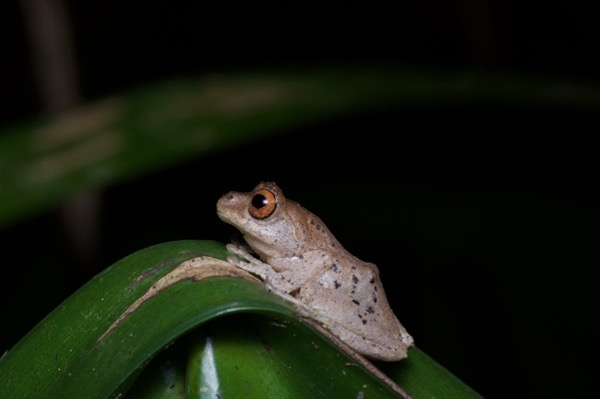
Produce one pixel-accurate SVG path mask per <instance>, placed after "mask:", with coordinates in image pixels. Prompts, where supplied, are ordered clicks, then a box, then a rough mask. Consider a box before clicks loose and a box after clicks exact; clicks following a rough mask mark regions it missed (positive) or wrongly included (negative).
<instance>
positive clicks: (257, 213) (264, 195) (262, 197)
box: [248, 188, 277, 219]
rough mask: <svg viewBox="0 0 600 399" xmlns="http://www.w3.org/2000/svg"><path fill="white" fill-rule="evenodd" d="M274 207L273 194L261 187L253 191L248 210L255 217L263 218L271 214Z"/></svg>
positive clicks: (275, 199) (275, 204) (275, 200)
mask: <svg viewBox="0 0 600 399" xmlns="http://www.w3.org/2000/svg"><path fill="white" fill-rule="evenodd" d="M276 208H277V198H275V194H273V193H272V192H271V191H269V190H266V189H264V188H263V189H260V190H258V191H257V192H256V193H254V196H253V197H252V200H251V201H250V206H249V207H248V211H249V212H250V215H252V217H253V218H255V219H265V218H268V217H269V216H271V215H272V214H273V212H275V209H276Z"/></svg>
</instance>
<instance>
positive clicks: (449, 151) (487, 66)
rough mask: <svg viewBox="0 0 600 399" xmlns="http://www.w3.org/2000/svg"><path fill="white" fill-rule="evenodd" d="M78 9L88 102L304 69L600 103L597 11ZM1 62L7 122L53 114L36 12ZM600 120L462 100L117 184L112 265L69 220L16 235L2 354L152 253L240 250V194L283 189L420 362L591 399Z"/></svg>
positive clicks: (102, 246) (282, 138)
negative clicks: (327, 234)
mask: <svg viewBox="0 0 600 399" xmlns="http://www.w3.org/2000/svg"><path fill="white" fill-rule="evenodd" d="M66 4H67V11H68V15H69V23H70V29H71V33H72V35H73V39H74V45H75V54H76V64H77V68H78V82H79V85H80V94H81V99H82V101H84V102H86V101H94V100H98V99H101V98H104V97H106V96H110V95H113V94H118V93H121V92H122V91H124V90H130V89H134V88H136V87H142V86H146V85H150V84H152V83H155V82H159V81H163V80H166V79H170V78H173V77H179V76H192V77H193V76H202V75H203V74H206V73H214V72H227V71H247V70H280V69H282V68H287V67H291V68H298V67H302V68H310V67H319V66H331V65H333V66H344V65H382V66H386V67H397V68H399V69H402V68H407V69H411V70H426V71H438V70H439V71H451V72H455V71H467V72H468V71H486V72H494V73H503V74H513V75H515V76H520V77H525V78H531V79H547V80H549V81H550V80H560V81H562V82H566V83H572V84H578V85H583V86H590V87H593V86H597V84H598V77H599V76H598V71H599V70H600V69H599V68H600V63H599V59H598V56H597V53H598V51H597V43H598V38H599V35H598V33H599V30H600V27H599V25H598V23H597V13H595V12H594V10H592V9H591V8H589V7H590V6H587V5H584V4H585V3H584V2H581V4H580V5H577V4H575V5H574V4H573V3H572V2H570V3H567V2H564V3H563V2H554V3H545V4H543V5H541V6H540V5H537V4H536V5H533V4H522V2H514V1H475V0H471V1H466V0H465V1H461V2H453V3H451V4H448V2H443V1H432V0H430V1H423V2H416V3H399V4H396V5H395V6H394V7H393V8H392V7H391V6H390V5H389V3H388V2H369V3H364V2H353V1H350V2H335V3H333V2H330V3H326V4H323V3H322V2H314V3H310V2H308V3H307V2H302V3H291V4H288V3H282V2H270V1H269V2H259V3H246V4H238V3H229V2H221V3H218V4H214V3H213V4H205V3H204V2H194V1H176V2H161V1H154V2H145V3H144V4H133V3H132V2H118V1H86V2H75V1H70V2H67V3H66ZM566 4H569V5H568V6H567V5H566ZM0 49H1V51H2V53H3V54H2V57H1V59H2V62H1V64H0V72H1V74H0V79H1V85H2V88H3V89H2V93H0V98H1V102H2V103H1V104H2V106H1V107H0V127H7V126H10V125H13V124H17V123H19V122H22V121H26V120H29V119H31V118H35V117H37V116H39V115H41V114H43V113H44V112H45V111H44V110H45V106H44V105H43V102H42V99H41V97H40V94H39V92H38V89H37V85H36V80H35V74H34V72H33V66H32V65H33V60H32V56H31V47H30V45H29V42H28V37H27V34H26V28H25V23H24V17H23V13H22V11H21V8H20V7H19V3H18V2H15V1H4V2H2V4H1V5H0ZM597 114H598V112H597V110H596V109H591V108H573V107H556V108H552V107H548V106H545V107H542V106H536V105H535V104H532V105H531V106H523V105H520V106H517V105H511V104H506V103H500V102H493V101H488V102H484V103H476V102H473V103H470V102H468V101H464V100H463V101H462V102H457V103H447V102H445V103H440V104H433V105H428V106H417V105H414V106H409V105H407V106H402V107H390V108H387V109H381V110H378V111H370V112H365V113H362V114H357V115H353V116H343V117H338V118H331V119H329V120H326V121H323V122H321V123H313V124H310V125H306V126H301V127H298V128H296V129H288V130H287V131H285V132H283V133H282V134H281V135H278V136H276V137H272V138H269V139H263V140H260V141H257V142H254V143H252V144H248V145H246V146H244V147H238V148H234V149H231V150H228V151H223V152H221V153H215V154H212V155H209V156H207V157H203V158H202V159H197V160H192V161H186V162H184V163H182V164H180V165H177V166H174V167H172V168H169V169H165V170H163V171H161V172H158V173H152V174H149V175H147V176H144V177H140V178H138V179H135V180H132V181H128V182H124V183H120V184H115V185H113V186H111V187H107V188H106V189H104V190H102V191H101V192H100V193H99V195H100V197H101V199H102V205H101V224H100V226H99V231H98V243H97V246H96V248H95V252H94V254H93V255H94V256H93V257H92V258H89V257H88V258H85V259H83V258H81V257H80V255H78V254H77V253H76V251H74V250H73V243H72V242H71V241H70V239H69V238H68V236H67V235H66V233H65V227H64V225H63V224H62V222H61V216H60V213H59V212H58V211H57V210H51V211H48V212H45V213H42V214H39V215H36V216H33V217H31V218H29V219H27V220H24V221H23V222H21V223H19V224H15V225H12V226H9V227H7V228H4V229H3V230H0V238H1V240H2V241H1V243H0V245H1V247H0V249H1V251H2V253H3V257H2V259H3V260H2V267H3V269H4V273H5V276H11V278H15V279H16V280H10V283H5V284H3V286H4V288H3V290H2V291H3V293H2V310H1V311H2V318H3V320H5V322H3V326H4V327H3V333H2V348H0V349H1V350H2V351H4V350H6V349H8V348H9V347H10V346H12V345H13V344H14V343H15V342H16V341H17V340H18V339H19V338H20V337H21V336H22V335H23V334H24V333H25V332H26V331H28V330H29V329H30V328H31V327H33V326H34V325H35V323H37V322H38V321H39V320H40V319H41V318H42V317H43V316H44V315H45V314H47V313H48V312H49V311H50V310H52V309H53V308H54V307H55V306H57V305H58V304H59V303H60V301H62V300H63V299H65V298H66V297H67V296H68V295H69V294H71V293H72V292H73V291H74V290H75V289H77V288H78V287H79V286H81V284H83V283H85V282H86V281H88V280H89V279H90V278H91V276H93V275H94V274H96V273H98V272H99V271H100V270H102V269H104V268H105V267H107V266H109V265H110V264H112V263H113V262H115V261H116V260H118V259H120V258H121V257H123V256H125V255H127V254H129V253H131V252H133V251H135V250H138V249H141V248H144V247H147V246H149V245H152V244H155V243H159V242H165V241H171V240H177V239H189V238H196V239H218V240H221V241H227V240H228V239H229V237H230V236H231V234H232V232H233V231H232V229H231V228H229V227H228V226H226V225H224V224H223V223H221V222H220V221H219V220H218V219H217V217H216V215H215V213H214V206H215V203H216V200H217V199H218V198H219V196H220V195H222V194H224V193H225V192H227V191H229V190H240V191H247V190H250V189H251V188H252V187H254V185H255V184H256V183H257V182H258V181H260V180H274V181H277V182H278V184H279V185H280V186H281V187H282V188H283V190H284V192H285V193H286V195H287V196H288V197H289V198H292V199H295V200H297V201H299V202H301V203H302V204H303V205H304V206H306V207H307V208H308V209H310V210H312V211H313V212H314V213H316V214H317V215H319V216H320V217H321V218H322V219H323V220H324V221H325V223H326V224H328V226H329V227H330V229H331V230H332V231H333V232H334V234H336V236H337V237H338V239H339V240H340V241H341V242H342V244H344V246H345V247H346V248H348V249H349V250H350V251H351V252H353V253H354V254H355V255H357V256H359V257H360V258H362V259H364V260H368V261H372V262H374V263H376V264H378V265H379V267H380V269H381V274H382V279H383V282H384V285H385V286H386V288H387V291H388V296H389V297H390V302H391V303H392V307H393V308H394V309H395V311H396V313H397V314H398V316H399V318H400V319H401V321H402V322H403V324H404V325H405V326H406V327H407V329H408V330H409V331H410V332H411V333H412V334H413V335H414V336H415V339H416V342H417V344H418V345H419V347H421V348H422V349H423V350H424V351H425V352H427V353H428V354H430V355H431V356H432V357H433V358H434V359H436V360H438V361H439V362H440V363H442V364H443V365H445V366H446V367H448V368H449V369H450V370H451V371H452V372H454V373H455V374H456V375H457V376H458V377H460V378H461V379H463V380H464V381H465V382H466V383H467V384H469V385H470V386H472V387H473V388H474V389H476V390H477V391H479V392H480V393H481V394H483V395H484V396H486V397H504V396H507V395H509V396H520V397H521V396H522V397H542V396H543V397H564V396H583V395H584V394H587V393H588V392H589V390H591V389H592V387H593V383H594V379H593V378H594V376H595V374H596V372H597V371H598V367H597V365H596V361H597V359H598V355H599V354H600V353H599V348H598V344H597V336H598V333H599V332H600V331H599V330H600V329H599V327H598V322H597V294H596V283H595V281H596V278H595V271H596V269H597V267H598V266H599V264H600V263H599V262H598V261H599V256H598V254H597V252H598V251H597V243H598V233H597V228H598V227H597V226H598V224H599V222H600V212H599V208H598V200H599V195H598V194H599V191H598V182H597V180H598V179H597V172H596V169H597V146H596V145H594V143H593V140H592V138H593V136H594V135H596V134H597V132H596V131H597V120H598V115H597ZM215 165H222V167H218V168H216V167H215ZM57 275H58V276H59V278H58V279H57V277H56V276H57ZM6 281H8V277H7V280H6ZM13 281H18V282H22V285H21V286H20V285H19V284H18V283H13ZM20 287H27V289H20ZM31 292H37V293H38V294H37V295H35V296H34V297H32V295H31ZM7 326H10V328H9V327H7Z"/></svg>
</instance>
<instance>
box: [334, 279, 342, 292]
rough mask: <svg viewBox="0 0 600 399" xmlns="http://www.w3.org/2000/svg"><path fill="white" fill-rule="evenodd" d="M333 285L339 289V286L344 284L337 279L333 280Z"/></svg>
mask: <svg viewBox="0 0 600 399" xmlns="http://www.w3.org/2000/svg"><path fill="white" fill-rule="evenodd" d="M333 286H334V287H335V289H336V290H337V289H338V288H340V287H341V286H342V284H340V283H339V282H338V281H337V280H335V281H334V282H333Z"/></svg>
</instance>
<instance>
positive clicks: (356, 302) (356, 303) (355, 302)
mask: <svg viewBox="0 0 600 399" xmlns="http://www.w3.org/2000/svg"><path fill="white" fill-rule="evenodd" d="M352 302H354V304H355V305H360V302H358V301H357V300H356V299H353V300H352Z"/></svg>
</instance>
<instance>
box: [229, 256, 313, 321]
mask: <svg viewBox="0 0 600 399" xmlns="http://www.w3.org/2000/svg"><path fill="white" fill-rule="evenodd" d="M227 250H228V251H229V252H230V253H232V254H234V255H236V256H228V257H227V262H229V263H231V264H233V265H234V266H236V267H239V268H240V269H242V270H245V271H247V272H249V273H253V274H256V275H258V276H259V277H261V278H262V279H263V281H264V282H265V287H266V288H267V289H268V290H269V291H271V292H273V293H275V294H277V295H278V296H280V297H282V298H284V299H285V300H287V301H288V302H291V303H293V304H294V305H296V307H297V308H298V310H301V311H302V310H304V308H305V305H304V304H303V303H302V302H300V301H299V300H298V299H296V298H295V297H294V296H292V295H290V293H289V291H287V290H285V289H282V283H283V282H284V276H283V275H282V274H281V273H278V272H276V271H275V270H274V269H273V268H272V267H271V265H269V264H268V263H265V262H263V261H261V260H260V259H257V258H255V257H254V256H252V254H250V253H249V252H248V247H246V246H244V245H235V244H227Z"/></svg>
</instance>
